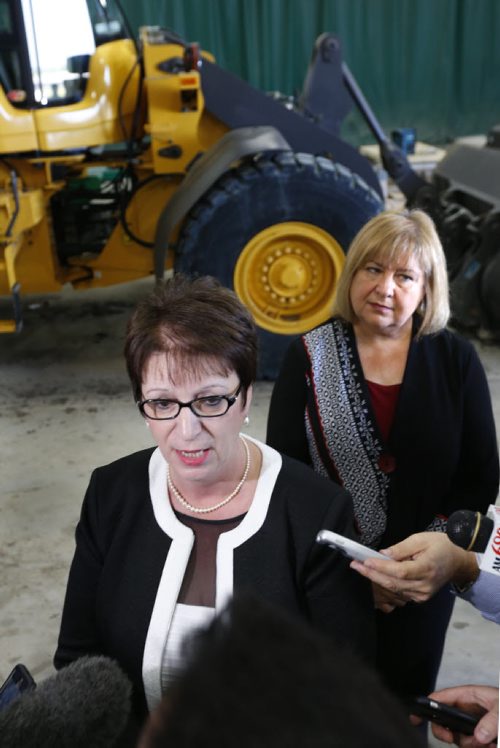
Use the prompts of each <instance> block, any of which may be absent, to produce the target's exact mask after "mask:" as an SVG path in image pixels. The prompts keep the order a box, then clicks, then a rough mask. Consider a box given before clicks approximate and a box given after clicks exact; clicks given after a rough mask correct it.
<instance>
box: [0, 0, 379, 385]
mask: <svg viewBox="0 0 500 748" xmlns="http://www.w3.org/2000/svg"><path fill="white" fill-rule="evenodd" d="M345 75H346V69H345V66H344V65H343V63H342V61H341V58H340V46H339V43H338V41H337V40H336V38H335V37H333V36H331V35H328V34H326V35H323V36H322V37H320V38H319V39H318V41H317V43H316V45H315V49H314V51H313V56H312V59H311V64H310V67H309V70H308V71H307V75H306V77H305V83H304V89H303V92H302V94H301V97H300V98H299V100H298V101H297V102H295V104H294V105H293V106H286V105H284V103H283V102H282V101H280V100H278V99H277V97H272V96H270V95H267V94H265V93H263V92H261V91H258V90H256V89H255V88H252V87H251V86H249V85H248V84H247V83H245V82H244V81H242V80H241V79H239V78H237V77H236V76H234V75H233V74H231V73H229V72H227V71H224V70H222V69H221V68H220V67H219V66H217V65H216V64H215V61H214V59H213V57H212V56H211V55H210V54H209V53H207V52H203V51H202V52H200V50H199V48H198V46H197V45H196V44H188V43H186V42H184V41H183V40H182V39H180V38H179V37H178V36H177V35H176V34H175V33H173V32H171V31H169V30H165V29H162V28H157V27H145V28H143V29H141V31H140V38H139V40H138V41H137V42H136V41H135V40H134V39H133V36H132V34H131V33H130V30H129V29H128V26H127V22H126V19H125V18H124V15H123V13H122V11H121V10H120V7H119V5H118V3H117V2H116V0H0V84H1V85H0V296H2V297H4V299H3V300H4V301H6V300H7V299H8V297H10V298H11V300H12V304H9V305H8V306H7V308H8V309H9V312H10V310H12V311H11V313H10V314H9V315H7V317H8V318H7V319H3V320H1V322H0V326H1V331H2V332H10V331H14V330H19V329H20V328H21V325H22V303H23V300H24V299H26V298H28V297H29V296H30V294H44V293H54V292H57V291H59V290H60V289H61V288H62V287H63V286H64V285H65V284H71V285H72V286H73V287H74V288H75V289H87V288H91V287H96V286H107V285H110V284H115V283H121V282H126V281H132V280H134V279H138V278H142V277H144V276H147V275H151V276H155V277H156V278H161V277H162V276H163V274H164V272H165V271H166V270H174V271H182V272H184V273H188V274H205V273H207V274H211V275H214V276H216V277H217V278H219V280H221V281H222V282H223V283H224V284H225V285H227V286H229V287H232V288H234V289H235V290H236V292H237V294H238V295H239V297H240V298H241V299H242V301H243V302H244V303H245V304H246V305H247V306H248V307H249V308H250V310H251V311H252V313H253V314H254V317H255V319H256V321H257V323H258V325H259V328H260V331H261V360H260V376H262V377H264V378H272V377H274V376H275V375H276V371H277V367H278V365H279V361H280V358H281V355H282V352H283V350H284V347H285V346H286V344H287V343H288V339H289V336H291V335H296V334H299V333H301V332H303V331H305V330H307V329H310V328H311V327H313V326H314V325H316V324H318V323H320V322H322V321H323V320H324V319H326V318H327V317H328V316H329V314H330V309H331V304H332V298H333V294H334V291H335V287H336V282H337V278H338V275H339V273H340V271H341V269H342V265H343V260H344V254H345V252H346V250H347V248H348V245H349V242H350V241H351V239H352V237H353V236H354V234H355V233H356V232H357V231H358V229H359V228H360V227H361V226H362V224H363V223H364V222H365V221H367V220H368V219H369V218H370V217H371V216H373V215H375V214H376V213H377V212H379V211H380V210H381V209H382V207H383V199H382V191H381V187H380V184H379V182H378V179H377V177H376V174H375V172H374V170H373V168H372V166H371V164H370V163H369V162H368V161H367V160H366V159H365V158H364V157H362V156H361V155H360V154H359V153H358V151H357V150H356V149H355V148H353V147H352V146H350V145H349V144H347V143H346V142H344V141H343V140H342V139H341V138H340V137H339V128H340V124H341V121H342V119H343V117H344V116H345V113H346V112H347V110H348V108H349V107H350V106H351V104H352V92H349V90H348V88H347V87H346V85H345ZM5 307H6V304H4V309H5Z"/></svg>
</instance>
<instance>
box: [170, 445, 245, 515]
mask: <svg viewBox="0 0 500 748" xmlns="http://www.w3.org/2000/svg"><path fill="white" fill-rule="evenodd" d="M240 439H241V441H242V442H243V446H244V447H245V453H246V463H245V469H244V471H243V475H242V476H241V480H240V482H239V483H238V485H237V486H236V488H235V489H234V491H231V493H230V494H229V496H226V498H225V499H222V501H219V503H218V504H214V506H207V507H203V508H202V507H198V506H193V505H192V504H190V503H189V501H186V499H185V498H184V496H183V495H182V494H181V492H180V491H179V490H178V489H177V488H176V487H175V486H174V484H173V482H172V478H171V477H170V471H169V469H168V465H167V486H168V490H169V492H170V493H171V494H172V495H173V496H175V498H176V499H177V501H178V502H179V503H180V504H182V506H185V507H186V509H189V511H190V512H194V513H195V514H207V513H208V512H215V510H216V509H220V508H221V506H225V505H226V504H229V502H230V501H231V499H234V497H235V496H237V495H238V494H239V492H240V491H241V487H242V486H243V484H244V482H245V481H246V479H247V478H248V473H249V470H250V450H249V448H248V444H247V441H246V439H244V438H243V437H242V436H241V434H240Z"/></svg>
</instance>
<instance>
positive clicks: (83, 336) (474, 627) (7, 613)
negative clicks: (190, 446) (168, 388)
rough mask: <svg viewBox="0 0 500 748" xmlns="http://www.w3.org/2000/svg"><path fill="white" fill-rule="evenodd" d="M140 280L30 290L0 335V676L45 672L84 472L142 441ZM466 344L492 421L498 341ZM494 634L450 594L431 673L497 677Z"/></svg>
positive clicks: (499, 641)
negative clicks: (484, 381) (135, 356)
mask: <svg viewBox="0 0 500 748" xmlns="http://www.w3.org/2000/svg"><path fill="white" fill-rule="evenodd" d="M150 284H151V281H149V280H148V281H140V282H138V283H135V284H130V285H125V286H121V287H115V288H113V289H108V290H98V291H87V292H80V293H75V292H73V291H68V292H65V293H63V294H62V295H61V296H59V297H51V298H50V300H49V301H48V300H47V299H40V304H39V305H38V306H36V308H32V309H28V310H26V321H25V329H24V331H23V333H22V334H21V335H17V336H6V335H3V336H0V381H1V382H2V387H1V388H0V454H1V455H2V460H1V473H0V474H1V486H2V489H1V492H0V561H1V575H0V682H1V681H2V680H3V678H4V677H5V676H6V675H7V674H8V673H9V672H10V670H11V668H12V666H13V665H14V664H15V663H17V662H19V661H22V662H24V663H25V664H26V665H27V667H28V668H29V669H30V671H31V672H32V673H33V675H34V677H35V679H36V680H40V679H42V678H43V677H45V676H47V675H48V674H50V673H51V672H52V664H51V661H52V656H53V653H54V649H55V645H56V637H57V632H58V627H59V618H60V613H61V607H62V601H63V595H64V590H65V584H66V576H67V572H68V568H69V564H70V561H71V557H72V554H73V532H74V527H75V524H76V522H77V519H78V515H79V511H80V506H81V501H82V498H83V494H84V491H85V488H86V486H87V482H88V479H89V475H90V472H91V470H92V469H93V468H94V467H95V466H97V465H100V464H105V463H107V462H109V461H111V460H113V459H115V458H117V457H120V456H122V455H124V454H126V453H128V452H131V451H134V450H136V449H140V448H142V447H145V446H148V445H149V444H150V437H149V434H148V431H147V430H146V429H145V428H144V424H143V422H142V419H141V418H140V416H139V415H138V413H137V411H136V408H135V406H134V404H133V402H132V397H131V394H130V389H129V384H128V380H127V377H126V374H125V368H124V364H123V360H122V344H123V334H124V328H125V322H126V319H127V317H128V316H129V314H130V311H131V308H132V306H133V304H134V302H135V300H136V299H137V298H138V297H139V296H141V295H142V294H143V293H144V291H145V290H146V289H147V288H149V287H150ZM1 311H2V310H0V316H1ZM478 350H479V353H480V355H481V358H482V360H483V362H484V365H485V368H486V372H487V375H488V379H489V382H490V386H491V392H492V396H493V401H494V407H495V417H496V421H497V424H498V426H499V429H500V348H498V347H493V346H486V345H483V344H480V343H478ZM271 389H272V384H271V383H269V382H260V383H258V384H257V386H256V391H255V398H254V404H253V406H252V414H251V424H250V427H249V428H248V432H249V433H250V434H252V435H254V436H256V437H259V438H263V437H264V433H265V422H266V416H267V405H268V401H269V396H270V393H271ZM498 634H499V632H498V630H497V629H496V627H495V625H494V624H492V623H489V622H487V621H485V620H484V619H482V618H481V616H480V615H479V614H478V613H477V612H476V611H475V610H474V609H473V608H472V607H470V606H469V605H467V604H466V603H463V602H462V601H458V603H457V605H456V609H455V612H454V615H453V619H452V623H451V626H450V629H449V634H448V639H447V646H446V652H445V657H444V661H443V665H442V669H441V674H440V679H439V684H440V685H441V686H446V685H455V684H460V683H472V682H477V683H488V684H497V683H498V669H499V663H500V636H499V635H498ZM409 646H411V644H410V645H409ZM432 744H433V745H434V743H432ZM435 745H441V746H442V745H443V744H442V743H437V742H436V743H435Z"/></svg>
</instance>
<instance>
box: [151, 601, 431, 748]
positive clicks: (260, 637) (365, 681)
mask: <svg viewBox="0 0 500 748" xmlns="http://www.w3.org/2000/svg"><path fill="white" fill-rule="evenodd" d="M186 655H187V658H186V664H185V667H184V668H183V670H182V672H181V674H180V675H179V677H178V679H177V680H176V681H175V682H174V683H173V684H172V686H171V687H170V689H169V691H168V692H167V694H166V695H165V696H164V698H163V701H162V702H161V704H160V706H159V707H158V708H157V710H156V711H155V712H153V714H152V715H151V717H150V720H149V722H148V725H147V727H146V729H145V731H144V734H143V736H142V740H141V742H140V748H169V747H170V746H172V747H174V746H175V748H195V747H196V748H202V747H203V746H207V747H208V746H218V747H219V748H225V747H226V746H227V747H228V748H229V746H238V748H257V746H258V747H259V748H267V747H268V748H279V747H280V746H287V747H290V748H295V747H296V748H307V747H309V746H311V747H312V746H314V747H315V748H316V747H317V748H337V747H338V748H364V747H365V746H366V748H368V747H369V748H402V746H405V748H417V746H418V745H420V743H419V741H418V738H417V735H416V733H415V728H413V727H412V726H411V725H410V723H409V719H408V716H407V715H406V714H405V713H404V712H403V711H402V709H401V707H400V705H399V704H398V703H397V702H396V701H395V700H394V698H393V697H392V696H391V695H390V694H389V692H388V691H386V689H385V688H384V687H383V685H382V683H381V682H380V680H379V678H378V676H377V675H376V674H375V672H374V671H372V670H371V669H369V668H368V667H367V666H366V665H364V664H363V663H362V662H361V661H359V660H358V659H357V658H355V657H354V655H352V654H350V653H349V651H348V650H346V649H338V648H337V647H335V646H334V644H333V643H332V642H331V641H330V640H328V639H326V638H324V637H323V636H322V635H321V634H319V633H317V632H316V631H314V630H313V629H312V628H311V627H309V626H308V625H307V624H305V623H302V622H300V621H297V620H295V619H293V620H292V619H291V618H290V617H288V616H287V615H286V613H284V612H283V611H281V610H279V609H278V608H276V607H274V606H271V605H270V604H268V603H264V602H262V601H261V600H258V599H256V598H254V597H248V596H243V597H240V598H235V599H234V600H233V601H232V602H231V603H230V605H229V606H228V607H227V608H226V609H225V610H224V611H223V612H222V613H221V614H220V615H219V616H218V617H216V618H215V619H214V621H213V622H212V623H211V624H210V626H209V627H208V628H206V629H204V630H201V631H200V632H199V633H197V634H195V635H194V636H193V638H192V639H191V640H190V641H189V643H188V645H187V651H186Z"/></svg>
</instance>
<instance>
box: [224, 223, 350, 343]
mask: <svg viewBox="0 0 500 748" xmlns="http://www.w3.org/2000/svg"><path fill="white" fill-rule="evenodd" d="M343 263H344V252H343V250H342V248H341V246H340V245H339V244H338V242H337V241H336V240H335V239H334V238H333V237H332V236H331V235H330V234H328V233H327V232H326V231H324V230H323V229H320V228H318V227H317V226H313V225H311V224H307V223H299V222H296V221H288V222H286V223H280V224H275V225H273V226H271V227H269V228H267V229H264V230H263V231H261V232H260V233H259V234H257V235H256V236H254V237H253V238H252V239H251V240H250V242H249V243H248V244H247V245H246V246H245V248H244V249H243V251H242V252H241V254H240V256H239V258H238V262H237V263H236V268H235V275H234V286H235V289H236V292H237V294H238V295H239V297H240V299H241V300H242V301H243V302H244V303H245V304H246V305H247V306H248V307H249V309H250V310H251V312H252V313H253V315H254V318H255V321H256V322H257V324H259V325H260V327H263V328H264V329H266V330H269V331H270V332H274V333H279V334H299V333H302V332H305V331H306V330H309V329H311V328H312V327H314V326H315V325H317V324H320V323H321V322H323V321H325V320H326V319H327V318H328V317H329V316H330V314H331V308H332V302H333V295H334V292H335V288H336V285H337V280H338V276H339V274H340V272H341V270H342V267H343Z"/></svg>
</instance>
